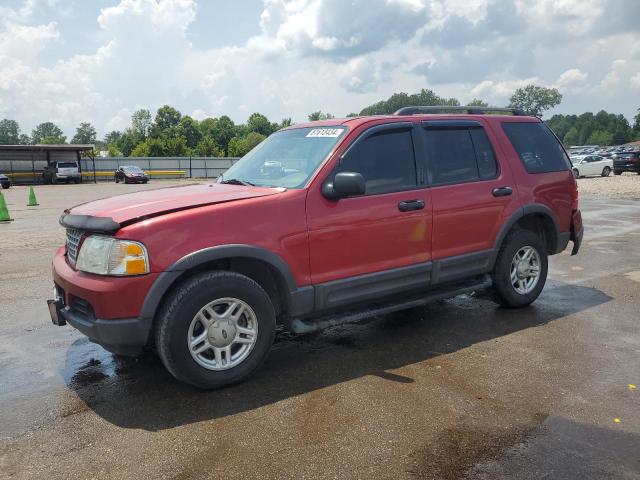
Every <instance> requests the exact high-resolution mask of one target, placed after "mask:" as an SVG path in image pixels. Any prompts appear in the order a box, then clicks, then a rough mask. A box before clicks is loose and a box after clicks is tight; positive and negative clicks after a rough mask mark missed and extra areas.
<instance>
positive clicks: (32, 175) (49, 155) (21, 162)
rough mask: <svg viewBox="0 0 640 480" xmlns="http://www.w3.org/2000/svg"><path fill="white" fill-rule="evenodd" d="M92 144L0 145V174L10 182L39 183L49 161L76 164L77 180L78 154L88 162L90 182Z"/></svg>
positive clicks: (80, 164)
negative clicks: (89, 161) (73, 162)
mask: <svg viewBox="0 0 640 480" xmlns="http://www.w3.org/2000/svg"><path fill="white" fill-rule="evenodd" d="M94 149H95V146H94V145H78V144H57V145H0V173H4V174H5V175H7V176H9V177H10V178H11V180H12V181H13V182H14V183H40V182H42V172H43V170H44V167H46V166H48V165H50V164H52V163H53V162H62V161H75V162H78V168H79V169H80V173H81V178H83V179H84V178H85V177H86V176H85V175H83V173H82V163H81V162H80V158H81V155H82V154H83V153H84V154H85V155H86V156H87V157H88V158H89V159H90V160H91V162H92V166H93V172H92V173H93V182H94V183H95V181H96V160H95V154H94Z"/></svg>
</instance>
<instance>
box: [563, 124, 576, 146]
mask: <svg viewBox="0 0 640 480" xmlns="http://www.w3.org/2000/svg"><path fill="white" fill-rule="evenodd" d="M563 143H564V144H565V146H567V147H573V146H575V145H580V134H579V133H578V129H577V128H576V127H575V126H573V127H571V128H570V129H569V131H568V132H567V134H566V135H565V136H564V141H563Z"/></svg>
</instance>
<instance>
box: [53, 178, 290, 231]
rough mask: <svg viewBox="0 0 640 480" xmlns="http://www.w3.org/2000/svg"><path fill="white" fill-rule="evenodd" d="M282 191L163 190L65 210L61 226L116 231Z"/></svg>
mask: <svg viewBox="0 0 640 480" xmlns="http://www.w3.org/2000/svg"><path fill="white" fill-rule="evenodd" d="M284 190H285V189H283V188H264V187H251V186H243V185H228V184H220V183H213V184H198V185H186V186H179V187H165V188H159V189H154V190H146V191H142V192H135V193H128V194H125V195H118V196H116V197H111V198H105V199H102V200H95V201H92V202H89V203H83V204H81V205H77V206H75V207H73V208H71V209H69V210H65V212H64V214H63V215H62V217H61V218H60V223H61V224H63V225H64V226H68V227H74V228H85V229H89V230H103V231H115V230H117V229H118V228H120V227H122V226H124V225H128V224H131V223H135V222H137V221H140V220H144V219H147V218H151V217H155V216H158V215H162V214H165V213H170V212H177V211H180V210H186V209H189V208H196V207H202V206H205V205H214V204H216V203H223V202H231V201H237V200H243V199H247V198H256V197H264V196H267V195H275V194H278V193H281V192H283V191H284Z"/></svg>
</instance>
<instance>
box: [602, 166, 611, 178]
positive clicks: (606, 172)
mask: <svg viewBox="0 0 640 480" xmlns="http://www.w3.org/2000/svg"><path fill="white" fill-rule="evenodd" d="M609 175H611V168H609V167H604V168H603V169H602V176H603V177H608V176H609Z"/></svg>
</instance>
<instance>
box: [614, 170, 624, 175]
mask: <svg viewBox="0 0 640 480" xmlns="http://www.w3.org/2000/svg"><path fill="white" fill-rule="evenodd" d="M613 174H614V175H622V170H614V171H613Z"/></svg>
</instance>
